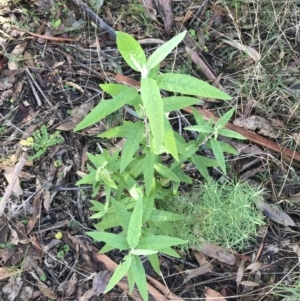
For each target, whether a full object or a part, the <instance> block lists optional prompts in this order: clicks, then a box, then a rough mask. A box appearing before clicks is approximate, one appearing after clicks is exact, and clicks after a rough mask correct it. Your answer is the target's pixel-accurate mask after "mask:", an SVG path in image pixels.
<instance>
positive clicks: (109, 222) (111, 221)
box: [95, 213, 120, 231]
mask: <svg viewBox="0 0 300 301" xmlns="http://www.w3.org/2000/svg"><path fill="white" fill-rule="evenodd" d="M118 226H120V221H119V219H118V218H117V216H116V214H115V213H114V214H106V215H105V216H104V217H103V218H102V219H101V222H100V223H98V224H96V225H95V227H96V228H97V229H100V230H103V231H104V230H106V229H110V228H114V227H118Z"/></svg>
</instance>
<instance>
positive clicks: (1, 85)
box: [0, 76, 16, 92]
mask: <svg viewBox="0 0 300 301" xmlns="http://www.w3.org/2000/svg"><path fill="white" fill-rule="evenodd" d="M15 81H16V78H15V77H11V76H7V77H2V78H0V91H1V92H2V91H5V90H8V89H10V88H12V86H13V84H14V83H15Z"/></svg>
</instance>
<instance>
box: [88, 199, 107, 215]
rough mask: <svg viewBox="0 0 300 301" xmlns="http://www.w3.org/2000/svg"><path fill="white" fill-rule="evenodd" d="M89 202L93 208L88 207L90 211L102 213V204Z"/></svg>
mask: <svg viewBox="0 0 300 301" xmlns="http://www.w3.org/2000/svg"><path fill="white" fill-rule="evenodd" d="M90 202H91V203H92V204H93V206H92V207H90V210H91V211H100V212H101V211H104V205H103V204H102V203H100V202H97V201H93V200H90Z"/></svg>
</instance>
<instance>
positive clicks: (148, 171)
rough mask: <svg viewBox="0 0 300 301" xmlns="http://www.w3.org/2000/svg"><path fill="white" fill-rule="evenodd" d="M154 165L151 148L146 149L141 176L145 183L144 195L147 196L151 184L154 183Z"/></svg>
mask: <svg viewBox="0 0 300 301" xmlns="http://www.w3.org/2000/svg"><path fill="white" fill-rule="evenodd" d="M154 163H155V155H154V153H153V151H152V149H151V148H149V149H147V151H146V155H145V158H144V160H143V175H144V181H145V189H146V195H147V196H149V195H150V192H151V189H152V184H153V181H154Z"/></svg>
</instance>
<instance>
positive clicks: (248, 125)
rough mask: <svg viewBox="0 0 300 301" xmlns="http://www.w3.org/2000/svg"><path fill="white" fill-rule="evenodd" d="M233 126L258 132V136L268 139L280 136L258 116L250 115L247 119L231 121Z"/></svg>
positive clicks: (267, 122) (268, 123) (266, 121)
mask: <svg viewBox="0 0 300 301" xmlns="http://www.w3.org/2000/svg"><path fill="white" fill-rule="evenodd" d="M233 124H234V125H237V126H239V127H242V128H245V129H247V130H252V131H255V130H258V133H259V134H261V135H264V136H266V137H270V138H277V137H278V136H279V134H280V132H279V131H278V130H276V129H275V128H274V127H273V126H272V124H271V123H270V122H269V121H268V120H266V119H264V118H262V117H260V116H255V115H252V116H250V117H248V118H237V119H235V120H234V121H233Z"/></svg>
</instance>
